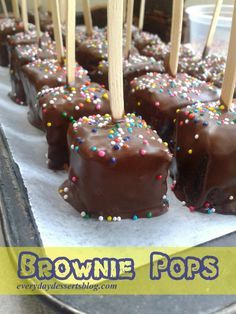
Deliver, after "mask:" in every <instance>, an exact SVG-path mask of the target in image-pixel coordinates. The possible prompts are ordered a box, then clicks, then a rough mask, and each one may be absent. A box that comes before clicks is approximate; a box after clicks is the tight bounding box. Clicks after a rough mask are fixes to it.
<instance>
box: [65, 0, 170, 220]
mask: <svg viewBox="0 0 236 314" xmlns="http://www.w3.org/2000/svg"><path fill="white" fill-rule="evenodd" d="M122 12H123V1H120V0H113V1H109V2H108V28H109V32H108V42H109V45H108V51H109V52H108V54H109V87H110V106H111V112H112V117H111V116H109V115H104V116H101V115H93V116H89V117H84V118H81V119H79V120H78V121H74V123H72V124H71V125H70V127H69V131H68V145H69V149H70V168H69V178H68V180H66V182H65V183H64V184H63V185H62V186H61V187H60V188H59V192H60V194H61V196H62V197H63V198H64V200H65V201H67V202H69V203H70V204H71V205H72V206H74V207H75V208H76V209H77V210H78V211H79V212H80V213H81V216H82V217H86V218H87V217H91V216H94V217H96V218H97V219H99V220H100V221H102V220H107V221H120V220H121V219H123V218H131V219H133V220H137V219H138V218H141V217H147V218H151V217H154V216H158V215H161V214H162V213H164V212H166V210H167V208H168V202H167V199H166V191H167V185H166V177H167V173H168V168H169V165H170V161H171V155H170V153H169V151H168V148H167V147H166V146H165V145H164V144H163V143H162V141H161V139H160V138H159V137H158V135H157V134H156V132H154V131H152V130H151V129H150V128H149V127H148V126H147V124H146V122H145V121H143V120H142V119H141V117H137V116H135V115H134V114H128V115H124V101H123V75H122V68H123V66H122V20H123V18H122Z"/></svg>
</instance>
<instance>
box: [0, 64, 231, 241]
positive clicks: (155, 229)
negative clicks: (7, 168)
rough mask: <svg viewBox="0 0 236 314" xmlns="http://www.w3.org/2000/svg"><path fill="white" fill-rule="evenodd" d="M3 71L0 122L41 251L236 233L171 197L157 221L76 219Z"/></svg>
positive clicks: (223, 220) (226, 220)
mask: <svg viewBox="0 0 236 314" xmlns="http://www.w3.org/2000/svg"><path fill="white" fill-rule="evenodd" d="M8 72H9V70H8V69H5V68H0V123H1V125H2V128H3V130H4V133H5V135H6V137H7V139H8V143H9V146H10V149H11V151H12V154H13V157H14V160H15V162H16V163H17V164H18V166H19V168H20V171H21V174H22V177H23V180H24V183H25V186H26V188H27V190H28V196H29V199H30V204H31V207H32V212H33V215H34V217H35V221H36V224H37V226H38V230H39V232H40V236H41V239H42V241H43V244H44V245H45V246H158V247H160V246H172V247H174V246H179V247H186V246H194V245H198V244H201V243H203V242H206V241H209V240H212V239H214V238H217V237H220V236H223V235H225V234H228V233H230V232H233V231H235V230H236V216H223V215H218V214H210V215H207V214H201V213H190V212H189V210H188V209H187V208H186V207H184V206H182V205H181V204H180V202H179V201H177V199H176V198H175V197H174V196H173V194H172V193H171V192H170V193H169V200H170V209H169V212H168V213H167V214H165V215H163V216H161V217H158V218H152V219H139V220H138V221H132V220H123V221H121V222H114V223H110V222H106V221H103V222H99V221H97V220H95V219H89V220H85V219H83V218H81V217H80V214H79V213H78V212H77V211H76V210H74V209H73V208H72V207H71V206H70V205H68V204H67V203H66V202H64V201H63V200H62V199H61V197H60V196H59V194H58V192H57V189H58V187H59V185H60V184H61V183H62V182H63V181H64V180H65V179H66V177H67V174H66V173H65V172H53V171H51V170H48V169H47V166H46V158H45V154H46V152H47V143H46V139H45V135H44V133H43V132H41V131H39V130H37V129H36V128H34V127H33V126H31V125H30V124H29V122H28V121H27V108H26V107H22V106H18V105H16V104H14V103H13V102H12V101H11V100H10V99H9V98H8V96H7V94H8V92H9V90H10V82H9V74H8ZM130 205H131V206H132V204H130ZM25 228H27V226H25Z"/></svg>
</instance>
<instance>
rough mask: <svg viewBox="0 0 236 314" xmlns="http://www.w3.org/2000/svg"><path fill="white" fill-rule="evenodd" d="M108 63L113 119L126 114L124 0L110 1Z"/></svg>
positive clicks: (120, 117)
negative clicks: (124, 88) (124, 90)
mask: <svg viewBox="0 0 236 314" xmlns="http://www.w3.org/2000/svg"><path fill="white" fill-rule="evenodd" d="M108 64H109V69H108V72H109V90H110V106H111V112H112V117H113V120H114V121H116V120H120V119H122V118H123V115H124V92H123V1H121V0H112V1H108Z"/></svg>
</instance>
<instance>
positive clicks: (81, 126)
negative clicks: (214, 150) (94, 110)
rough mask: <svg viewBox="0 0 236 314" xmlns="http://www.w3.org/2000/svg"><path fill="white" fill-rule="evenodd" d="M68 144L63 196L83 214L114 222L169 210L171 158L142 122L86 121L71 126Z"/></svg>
mask: <svg viewBox="0 0 236 314" xmlns="http://www.w3.org/2000/svg"><path fill="white" fill-rule="evenodd" d="M68 145H69V147H70V168H69V179H68V180H67V181H66V182H65V183H64V184H63V185H62V187H61V188H60V190H59V192H60V193H61V195H62V196H63V197H64V199H65V200H66V201H67V202H69V203H70V204H71V205H72V206H74V207H75V208H76V209H77V210H78V211H80V212H81V211H85V212H86V213H87V214H88V215H89V216H90V215H94V216H95V217H98V216H103V217H104V218H106V217H108V216H111V217H113V219H114V217H121V218H133V219H137V218H138V217H152V216H158V215H160V214H162V213H164V212H166V210H167V208H168V202H167V200H166V196H165V194H166V191H167V185H166V177H167V173H168V168H169V165H170V162H171V155H170V153H169V151H168V149H167V148H166V146H165V145H163V143H162V141H161V140H160V138H159V137H158V135H157V134H156V133H155V132H154V131H152V130H151V129H150V128H148V127H147V124H146V123H145V122H144V121H143V120H141V119H140V118H138V117H135V116H134V115H128V116H126V117H125V118H124V120H122V121H120V122H119V123H112V121H111V117H110V116H109V115H107V116H105V117H101V116H100V115H99V116H93V117H89V118H85V119H83V118H82V119H80V120H78V122H77V123H74V124H73V125H71V126H70V128H69V131H68Z"/></svg>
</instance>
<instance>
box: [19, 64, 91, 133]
mask: <svg viewBox="0 0 236 314" xmlns="http://www.w3.org/2000/svg"><path fill="white" fill-rule="evenodd" d="M75 71H76V82H77V83H82V82H87V81H90V78H89V77H88V75H87V71H86V70H84V69H83V68H82V67H81V66H78V65H77V67H76V70H75ZM22 78H23V79H22V83H23V85H24V90H25V92H26V103H27V105H28V106H29V112H28V119H29V121H30V123H31V124H32V125H34V126H36V127H38V128H40V129H42V121H41V119H40V118H39V116H38V111H37V110H36V104H37V98H36V96H37V94H38V92H39V91H40V90H41V89H43V88H45V87H57V86H63V85H66V84H67V78H66V66H65V65H61V64H60V63H59V62H58V61H57V60H40V59H38V60H36V61H34V62H32V63H29V64H27V65H24V66H23V67H22Z"/></svg>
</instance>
